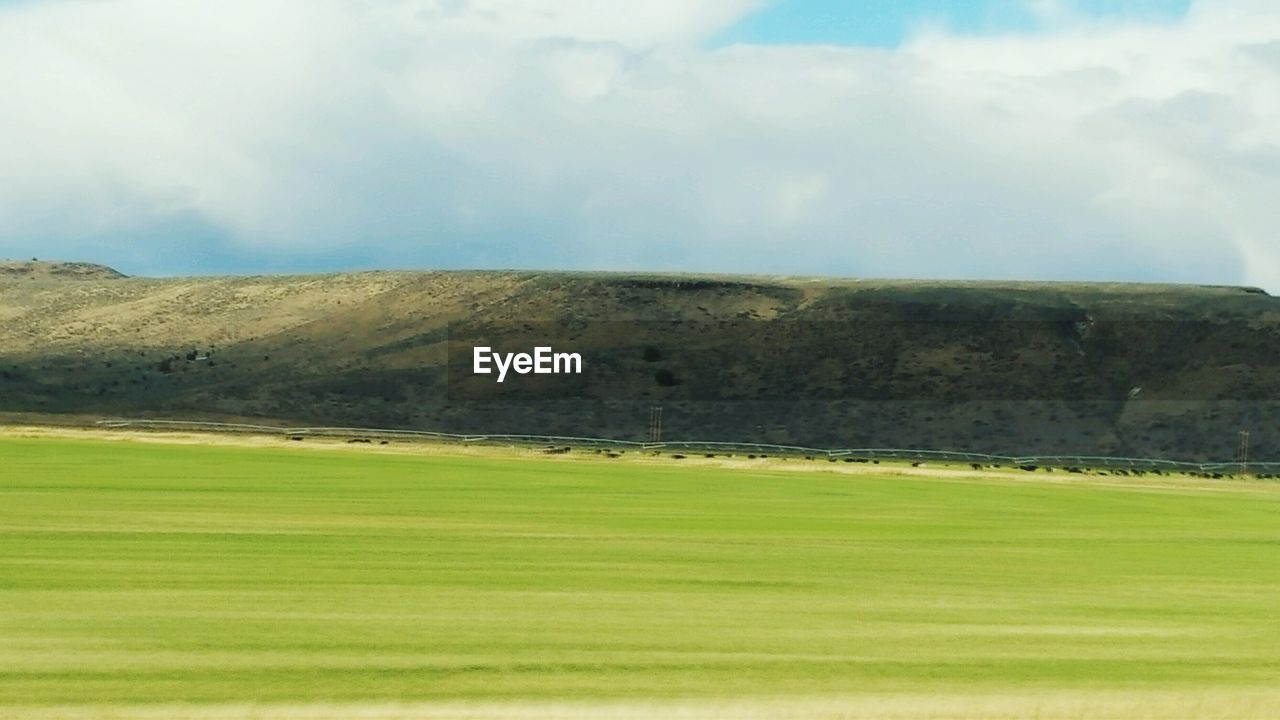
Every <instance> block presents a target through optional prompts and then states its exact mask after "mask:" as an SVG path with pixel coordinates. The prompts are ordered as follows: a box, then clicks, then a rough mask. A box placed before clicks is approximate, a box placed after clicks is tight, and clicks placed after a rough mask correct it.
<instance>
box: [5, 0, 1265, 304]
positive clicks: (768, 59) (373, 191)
mask: <svg viewBox="0 0 1280 720" xmlns="http://www.w3.org/2000/svg"><path fill="white" fill-rule="evenodd" d="M33 256H35V257H41V258H51V259H81V260H92V261H98V262H104V263H107V264H110V265H113V266H115V267H117V268H119V269H121V270H124V271H125V272H130V273H137V274H153V275H172V274H209V273H227V272H237V273H239V272H284V271H311V270H343V269H363V268H402V267H423V268H428V267H429V268H564V269H608V270H692V271H724V272H752V273H787V274H823V275H856V276H876V277H928V278H1026V279H1095V280H1169V281H1189V282H1212V283H1249V284H1255V285H1262V286H1264V287H1267V288H1269V289H1271V290H1273V291H1280V3H1275V2H1274V1H1273V0H1191V1H1190V2H1186V1H1178V0H1078V1H1075V2H1072V1H1070V0H974V1H972V2H961V1H955V2H944V1H943V0H908V1H903V0H844V1H843V2H838V1H836V0H697V1H696V2H695V1H693V0H648V1H647V2H646V1H644V0H637V1H636V2H608V1H607V0H218V2H207V1H206V0H0V257H10V258H29V257H33Z"/></svg>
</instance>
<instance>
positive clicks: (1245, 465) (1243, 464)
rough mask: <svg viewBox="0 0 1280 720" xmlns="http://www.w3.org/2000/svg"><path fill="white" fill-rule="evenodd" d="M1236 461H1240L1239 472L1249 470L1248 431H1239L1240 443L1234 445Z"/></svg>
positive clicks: (1242, 472)
mask: <svg viewBox="0 0 1280 720" xmlns="http://www.w3.org/2000/svg"><path fill="white" fill-rule="evenodd" d="M1236 462H1238V463H1240V474H1241V475H1244V474H1245V473H1247V472H1249V431H1248V430H1241V431H1240V443H1239V445H1237V446H1236Z"/></svg>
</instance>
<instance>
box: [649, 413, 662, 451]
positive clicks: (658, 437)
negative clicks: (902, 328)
mask: <svg viewBox="0 0 1280 720" xmlns="http://www.w3.org/2000/svg"><path fill="white" fill-rule="evenodd" d="M649 442H651V443H660V442H662V406H661V405H654V406H653V407H651V408H649Z"/></svg>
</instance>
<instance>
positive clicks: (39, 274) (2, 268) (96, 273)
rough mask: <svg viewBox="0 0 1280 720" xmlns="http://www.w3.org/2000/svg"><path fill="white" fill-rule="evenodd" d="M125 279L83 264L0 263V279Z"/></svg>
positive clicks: (114, 273)
mask: <svg viewBox="0 0 1280 720" xmlns="http://www.w3.org/2000/svg"><path fill="white" fill-rule="evenodd" d="M123 277H125V275H124V274H123V273H121V272H118V271H116V270H113V269H111V268H109V267H107V266H105V265H95V264H93V263H81V262H47V261H46V262H42V261H40V260H31V261H16V260H4V261H0V278H8V279H13V278H24V279H27V280H35V279H50V278H53V279H62V280H117V279H120V278H123Z"/></svg>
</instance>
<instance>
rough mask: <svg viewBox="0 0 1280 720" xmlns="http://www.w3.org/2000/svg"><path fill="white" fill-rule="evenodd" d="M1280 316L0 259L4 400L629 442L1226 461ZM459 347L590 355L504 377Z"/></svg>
mask: <svg viewBox="0 0 1280 720" xmlns="http://www.w3.org/2000/svg"><path fill="white" fill-rule="evenodd" d="M60 267H64V268H66V267H79V266H60ZM1277 320H1280V302H1277V300H1276V299H1275V298H1272V297H1269V296H1268V295H1266V294H1265V293H1263V292H1261V291H1259V290H1256V289H1252V288H1234V287H1207V286H1178V285H1124V284H1080V283H976V282H974V283H940V282H926V281H867V280H839V279H812V278H782V277H712V276H679V275H621V274H597V273H531V272H370V273H351V274H331V275H305V276H286V277H217V278H179V279H148V278H123V277H120V276H119V274H118V273H114V272H113V271H101V270H100V271H97V272H96V274H95V273H89V272H81V273H76V272H66V271H64V272H55V271H54V269H53V268H49V269H47V270H45V271H43V272H35V271H34V270H32V271H30V272H16V273H7V272H0V411H7V412H10V413H60V414H76V415H86V416H92V415H146V416H153V417H170V418H205V419H254V420H270V421H279V422H287V423H304V424H325V425H343V426H366V427H395V428H416V429H433V430H449V431H459V432H512V433H541V434H546V433H558V434H568V435H591V436H608V437H617V438H628V439H642V438H644V437H646V436H647V433H648V432H649V428H648V417H649V410H650V408H651V407H652V406H653V405H655V404H661V405H662V406H663V408H664V437H668V438H675V437H680V438H685V439H698V440H738V441H759V442H783V443H796V444H805V445H818V446H831V447H926V448H938V449H952V450H974V451H987V452H1019V453H1021V452H1026V453H1035V452H1040V453H1049V452H1053V453H1077V454H1122V455H1138V456H1161V457H1172V458H1178V459H1223V458H1230V457H1232V455H1233V454H1234V451H1235V447H1236V441H1237V432H1238V431H1239V430H1242V429H1247V430H1250V431H1251V432H1252V433H1253V444H1254V448H1255V456H1258V455H1259V454H1261V455H1266V454H1267V453H1268V452H1269V449H1270V448H1273V447H1275V446H1276V441H1277V440H1280V436H1277V433H1278V432H1280V431H1277V430H1276V429H1273V428H1272V427H1271V426H1272V425H1273V423H1270V422H1269V418H1271V417H1274V411H1275V409H1276V403H1275V402H1274V401H1275V399H1276V398H1278V397H1280V372H1278V371H1277V368H1276V365H1275V363H1276V360H1275V358H1277V357H1280V352H1278V351H1280V324H1278V323H1277ZM478 344H484V345H490V346H493V347H496V348H509V349H511V350H516V349H525V350H527V349H529V348H531V347H532V346H533V345H535V344H550V345H552V346H553V347H556V349H557V350H560V349H565V350H573V351H576V352H579V353H581V354H582V356H583V357H584V361H585V365H586V372H584V374H583V375H581V376H577V377H537V378H533V377H520V378H512V379H511V380H509V381H508V382H504V383H503V384H501V385H500V384H497V383H495V382H493V380H492V379H491V378H485V377H474V376H470V373H469V367H470V365H469V363H470V354H469V353H470V351H471V347H472V346H474V345H478ZM451 371H452V372H451ZM1259 459H1261V458H1260V457H1259Z"/></svg>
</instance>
